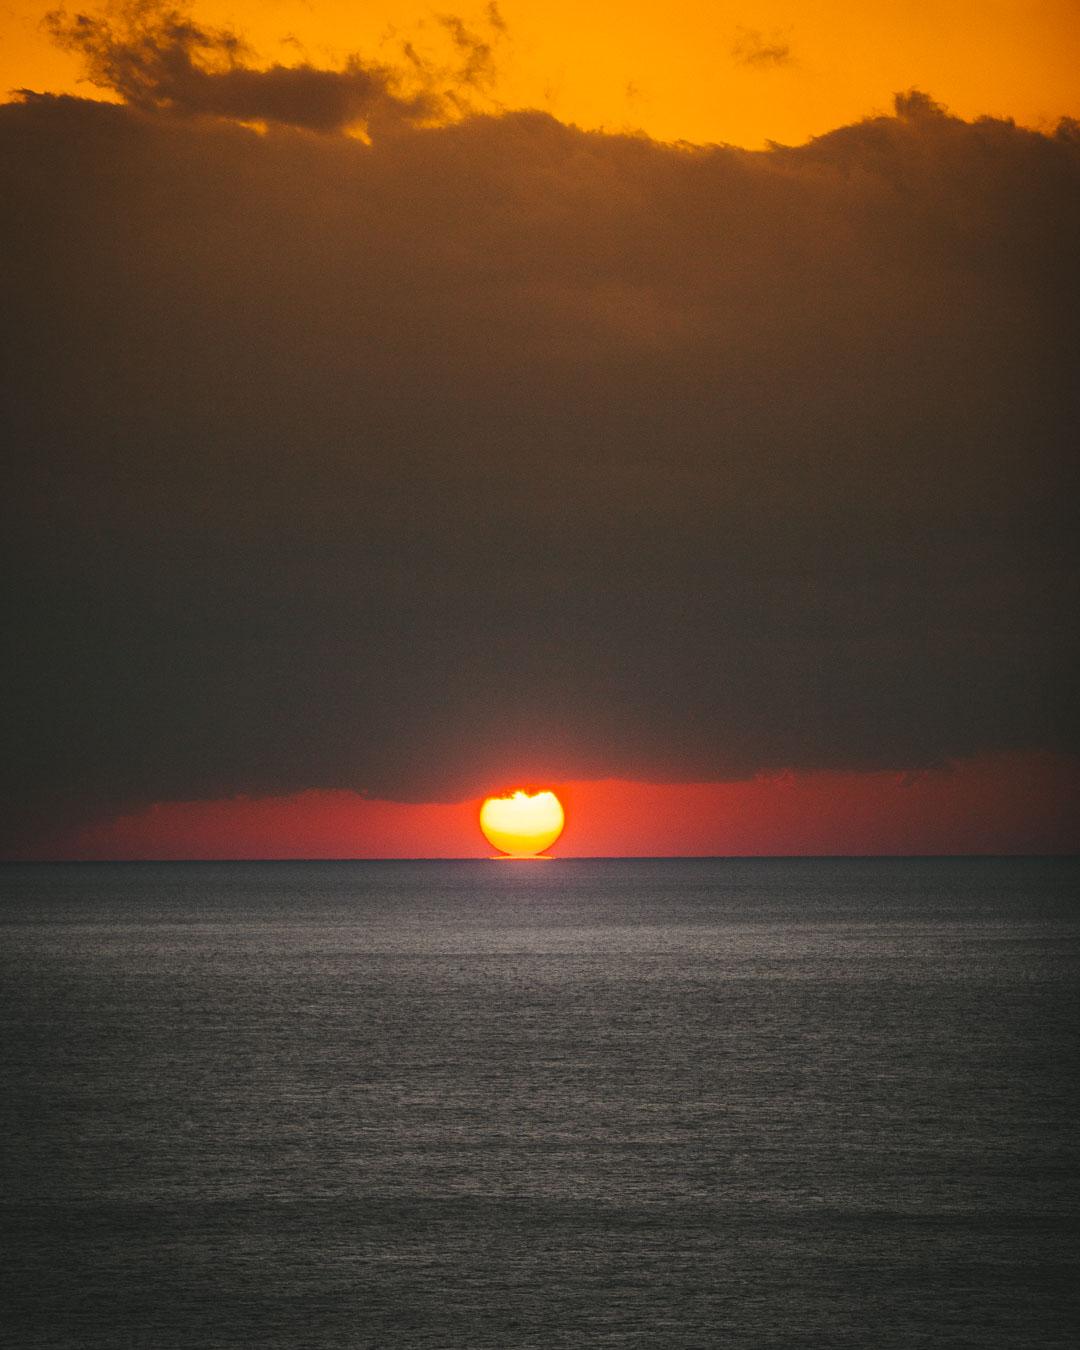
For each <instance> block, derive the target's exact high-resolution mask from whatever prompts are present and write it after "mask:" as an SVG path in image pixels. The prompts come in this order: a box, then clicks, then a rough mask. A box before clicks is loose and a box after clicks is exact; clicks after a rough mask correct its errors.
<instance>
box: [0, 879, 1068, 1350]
mask: <svg viewBox="0 0 1080 1350" xmlns="http://www.w3.org/2000/svg"><path fill="white" fill-rule="evenodd" d="M1078 939H1080V863H1078V862H1077V861H1075V860H1049V859H1045V860H1042V859H1020V860H1017V859H1012V860H1004V859H997V860H995V859H976V860H970V859H968V860H958V859H873V860H866V859H847V860H833V859H810V860H798V861H793V860H784V859H769V860H705V859H695V860H661V859H651V860H641V861H616V860H604V861H592V860H590V861H569V860H558V859H557V860H555V861H551V862H538V863H495V862H421V863H408V862H343V863H258V864H253V863H185V864H142V863H139V864H119V865H114V864H69V865H61V866H44V865H37V866H14V865H12V866H6V867H3V868H0V1151H2V1157H3V1171H2V1177H0V1180H2V1190H0V1225H2V1229H3V1235H4V1257H3V1262H2V1267H3V1270H2V1275H3V1280H4V1283H5V1285H6V1293H5V1296H4V1305H3V1310H2V1312H0V1341H2V1343H3V1344H4V1345H5V1346H6V1347H20V1348H21V1347H38V1346H41V1347H44V1346H48V1347H61V1346H62V1347H133V1348H138V1350H143V1348H145V1350H168V1348H170V1347H192V1348H193V1350H199V1348H200V1347H259V1348H262V1347H266V1348H267V1350H276V1348H278V1347H314V1348H316V1350H317V1348H318V1347H440V1348H447V1347H500V1348H503V1350H512V1348H513V1347H562V1346H574V1347H592V1346H641V1347H654V1346H655V1347H712V1346H717V1347H729V1348H731V1350H742V1348H743V1347H745V1348H746V1350H750V1348H751V1347H753V1348H754V1350H758V1348H759V1347H796V1346H798V1347H802V1346H806V1347H811V1346H812V1347H859V1350H875V1348H878V1347H894V1346H896V1347H899V1346H903V1347H930V1346H949V1347H954V1346H956V1347H959V1346H970V1347H978V1348H979V1350H994V1348H996V1347H1031V1350H1035V1348H1036V1347H1038V1350H1047V1348H1048V1347H1062V1350H1065V1347H1068V1348H1069V1350H1073V1347H1075V1346H1076V1345H1077V1344H1080V1323H1078V1312H1080V1271H1078V1266H1077V1245H1076V1236H1077V1214H1078V1200H1080V1166H1078V1163H1080V1132H1078V1122H1077V1105H1078V1096H1080V1094H1078V1090H1077V1083H1078V1065H1080V1056H1078V1053H1077V1051H1078V1028H1080V1007H1078V992H1080V941H1078Z"/></svg>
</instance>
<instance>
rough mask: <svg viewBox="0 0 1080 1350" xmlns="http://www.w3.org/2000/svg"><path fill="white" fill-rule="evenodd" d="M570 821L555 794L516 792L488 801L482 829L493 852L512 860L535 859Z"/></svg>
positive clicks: (489, 798) (481, 818) (481, 809)
mask: <svg viewBox="0 0 1080 1350" xmlns="http://www.w3.org/2000/svg"><path fill="white" fill-rule="evenodd" d="M565 823H566V817H565V816H564V815H563V809H562V803H561V802H560V801H559V799H558V797H556V796H555V794H554V792H537V793H534V794H533V795H532V796H530V795H529V794H528V793H527V792H515V793H512V794H511V795H510V796H509V797H488V799H487V800H486V801H485V802H484V804H483V806H482V807H481V808H480V828H481V829H482V830H483V832H484V837H485V838H486V839H487V841H488V843H489V844H491V846H492V847H493V848H497V849H498V850H499V852H500V853H505V854H507V855H508V856H509V857H511V858H535V857H536V855H537V854H538V853H543V851H544V849H546V848H550V847H551V845H552V844H553V843H554V842H555V840H556V839H558V837H559V835H560V834H562V832H563V825H564V824H565Z"/></svg>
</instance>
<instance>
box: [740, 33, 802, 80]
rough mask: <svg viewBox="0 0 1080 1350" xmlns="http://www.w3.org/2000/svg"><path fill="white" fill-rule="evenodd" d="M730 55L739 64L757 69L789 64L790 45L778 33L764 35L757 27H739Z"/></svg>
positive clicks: (790, 57) (790, 58)
mask: <svg viewBox="0 0 1080 1350" xmlns="http://www.w3.org/2000/svg"><path fill="white" fill-rule="evenodd" d="M731 55H732V57H733V58H734V60H735V62H736V63H737V64H738V65H740V66H750V67H752V68H756V69H758V70H766V69H769V68H770V67H776V66H786V65H790V64H791V61H792V55H791V46H790V44H789V43H787V42H785V41H784V40H783V39H782V38H781V37H780V36H779V34H775V33H774V34H773V35H772V36H771V37H766V36H765V35H764V34H763V33H762V32H761V31H760V30H759V29H757V28H742V27H740V28H739V29H738V30H737V32H736V36H735V41H734V42H733V43H732V44H731Z"/></svg>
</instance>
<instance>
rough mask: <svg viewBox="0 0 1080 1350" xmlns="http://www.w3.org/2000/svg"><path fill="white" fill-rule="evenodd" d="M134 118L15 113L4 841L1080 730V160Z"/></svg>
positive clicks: (921, 113)
mask: <svg viewBox="0 0 1080 1350" xmlns="http://www.w3.org/2000/svg"><path fill="white" fill-rule="evenodd" d="M269 89H270V83H267V84H266V85H264V86H263V91H264V93H265V92H266V91H267V90H269ZM257 102H258V100H255V102H254V103H249V104H248V105H247V106H246V109H245V115H249V116H266V115H268V114H267V107H266V106H265V105H263V106H262V107H261V111H260V109H259V108H258V107H256V106H255V104H257ZM153 103H154V101H153V100H149V102H148V101H147V100H146V99H143V100H142V105H143V106H141V107H132V106H126V107H120V106H106V105H101V104H95V103H90V102H84V101H80V100H75V99H69V98H52V97H41V96H34V97H28V98H26V100H25V101H24V102H22V103H19V104H11V105H8V106H5V107H3V108H0V176H2V184H0V247H2V250H3V253H2V256H3V258H4V260H5V262H4V268H3V275H2V281H0V285H2V289H3V300H2V307H0V323H2V328H3V342H4V348H5V351H4V371H5V384H4V421H5V424H6V429H7V430H6V440H7V444H8V446H9V451H10V453H9V461H8V464H9V467H8V470H7V475H8V491H7V494H6V499H7V508H8V517H7V523H6V525H5V532H4V540H5V546H6V552H7V569H8V576H7V586H6V588H5V589H6V592H7V597H8V600H7V603H8V607H9V608H8V614H7V618H6V625H5V627H6V633H7V638H8V651H9V657H8V663H7V674H8V690H7V693H6V695H5V699H4V705H3V710H4V717H5V720H6V723H7V732H6V742H7V745H6V749H5V751H4V753H3V774H4V778H5V783H4V795H5V798H6V800H7V802H8V803H9V806H8V809H7V821H8V825H7V830H8V846H9V847H15V846H19V847H26V846H27V840H28V839H31V838H32V837H33V831H34V830H35V829H39V828H40V829H44V828H45V826H46V825H56V824H57V823H59V822H73V821H75V820H77V819H82V818H87V817H90V816H93V815H96V814H100V813H102V812H105V811H111V810H113V809H115V808H117V807H121V806H130V805H134V804H137V803H141V802H146V801H151V800H157V799H169V798H199V797H208V796H218V795H222V794H229V795H231V794H236V793H251V794H259V793H281V792H289V791H292V790H294V789H301V788H308V787H328V788H329V787H348V788H355V789H360V790H364V791H366V792H369V793H372V794H374V795H378V796H389V797H395V798H401V799H411V800H420V799H451V798H455V797H460V796H462V795H465V794H469V793H474V792H478V791H481V790H483V789H484V788H487V787H488V786H490V785H491V784H494V783H499V784H501V783H503V782H505V781H506V779H507V778H508V777H510V778H517V777H525V778H533V779H543V778H545V777H548V776H556V777H590V776H601V775H620V776H626V777H634V778H646V779H698V778H701V779H710V778H723V777H734V776H741V775H746V774H749V773H752V772H754V771H756V770H759V769H778V768H782V767H785V768H786V767H793V768H820V767H830V768H831V767H856V768H883V767H889V768H896V769H915V768H918V767H919V766H925V765H929V764H934V763H940V762H942V761H943V760H945V759H947V758H949V757H952V756H962V755H968V754H973V753H978V752H982V751H995V750H1001V749H1014V748H1023V747H1030V748H1037V747H1042V748H1055V749H1065V750H1075V749H1076V748H1077V744H1076V741H1077V738H1076V720H1075V714H1074V706H1075V705H1074V703H1073V701H1072V698H1071V681H1070V673H1071V670H1072V660H1073V657H1074V646H1075V642H1074V639H1075V617H1074V616H1075V612H1076V610H1075V605H1076V600H1077V595H1076V571H1075V553H1074V549H1073V543H1072V537H1073V532H1074V528H1075V520H1074V515H1075V496H1074V490H1075V479H1074V477H1073V468H1072V459H1071V457H1072V453H1073V448H1074V444H1075V440H1076V428H1077V424H1078V421H1077V414H1078V411H1080V408H1078V394H1077V382H1076V379H1075V376H1076V371H1077V368H1078V366H1077V358H1078V356H1080V350H1078V347H1080V343H1078V340H1077V337H1078V335H1077V314H1078V312H1080V311H1078V307H1077V298H1078V287H1077V280H1078V278H1077V271H1078V259H1080V250H1078V249H1077V240H1078V239H1080V192H1078V189H1080V142H1078V138H1077V136H1076V134H1075V132H1074V130H1073V129H1071V128H1069V127H1064V128H1062V130H1061V131H1060V132H1059V133H1058V134H1057V135H1056V136H1048V135H1041V134H1036V133H1033V132H1030V131H1025V130H1021V129H1018V128H1016V127H1014V126H1013V125H1011V124H1009V123H1004V122H1000V121H980V122H977V123H975V124H967V123H964V122H962V121H959V120H956V119H954V118H951V117H949V116H946V115H944V114H943V113H942V112H941V111H940V110H938V109H936V108H935V107H934V106H933V105H932V104H931V103H930V102H929V100H927V99H925V98H924V97H922V96H919V95H913V96H909V97H908V98H906V99H902V100H900V101H899V102H898V107H897V115H895V116H890V117H880V118H875V119H872V120H869V121H866V122H863V123H861V124H859V125H857V126H850V127H845V128H842V129H840V130H838V131H836V132H834V133H832V134H830V135H827V136H824V137H821V138H819V139H818V140H815V141H813V142H811V143H810V144H809V145H807V146H805V147H801V148H798V149H784V148H776V149H773V150H770V151H768V152H765V153H750V152H745V151H741V150H736V149H730V148H723V147H720V148H715V147H714V148H688V147H668V146H661V145H657V144H653V143H650V142H648V141H646V140H644V139H635V138H629V137H619V136H612V135H603V134H592V133H585V132H582V131H579V130H576V129H573V128H570V127H566V126H562V125H560V124H558V123H556V122H555V121H553V120H551V119H550V118H548V117H546V116H543V115H540V114H534V113H520V114H514V115H509V116H504V117H500V118H487V117H470V118H465V119H464V120H460V121H458V122H457V123H456V124H454V125H448V126H443V127H441V128H437V129H430V128H429V129H426V130H425V129H410V127H409V125H408V122H409V120H410V119H409V118H408V117H404V118H399V119H397V124H396V126H395V134H394V135H393V136H387V137H384V138H382V139H376V141H375V143H374V145H372V146H365V145H362V144H360V143H358V142H356V141H353V140H349V139H347V138H345V137H342V136H321V137H320V136H316V135H312V134H309V133H302V132H298V131H287V130H278V131H276V132H271V134H269V135H265V136H263V135H259V134H256V133H255V132H252V131H249V130H247V129H244V128H242V127H238V126H236V125H230V124H228V123H226V122H224V121H221V120H209V119H207V118H181V117H179V116H177V115H176V114H175V110H174V111H173V112H172V113H171V114H170V113H168V112H166V113H162V112H161V111H156V110H154V109H153V108H151V106H150V105H151V104H153ZM384 106H385V105H384ZM155 107H156V105H155ZM208 107H209V111H213V112H217V113H221V112H229V111H235V109H233V108H232V107H231V106H229V107H226V106H224V105H223V104H222V103H221V102H220V100H219V101H217V102H215V103H212V104H211V105H208ZM189 110H190V109H189ZM292 120H293V121H294V122H296V121H298V120H302V119H297V118H296V117H293V119H292ZM331 120H333V119H331ZM306 125H309V126H315V125H317V123H316V122H313V121H311V120H310V119H308V121H307V123H306Z"/></svg>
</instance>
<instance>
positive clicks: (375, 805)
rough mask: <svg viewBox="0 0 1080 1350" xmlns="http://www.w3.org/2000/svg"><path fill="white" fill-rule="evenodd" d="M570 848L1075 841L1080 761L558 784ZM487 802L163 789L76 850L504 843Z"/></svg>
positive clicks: (682, 851)
mask: <svg viewBox="0 0 1080 1350" xmlns="http://www.w3.org/2000/svg"><path fill="white" fill-rule="evenodd" d="M554 786H555V787H556V789H557V791H558V793H559V796H560V798H561V800H562V801H563V802H564V804H565V806H566V830H565V833H564V834H563V836H562V837H561V838H560V840H559V841H558V843H557V844H556V845H555V846H554V847H553V848H552V852H553V853H554V854H555V855H557V856H558V855H562V856H564V857H589V856H598V857H613V856H631V857H632V856H675V857H680V856H694V855H705V856H715V855H725V856H759V855H769V854H780V855H786V854H810V855H813V854H824V855H838V854H905V853H908V854H920V853H922V854H931V853H976V854H978V853H986V854H1007V853H1035V854H1039V853H1067V852H1070V851H1072V850H1073V849H1074V848H1075V846H1076V840H1077V837H1078V833H1080V831H1078V825H1080V821H1078V819H1077V817H1078V815H1080V808H1078V802H1080V792H1078V788H1080V784H1078V782H1077V766H1076V764H1075V763H1074V762H1072V761H1070V760H1069V759H1067V758H1064V757H1061V758H1059V757H1056V756H1053V755H1041V754H1026V755H1025V754H1014V755H998V756H985V757H983V758H981V759H975V760H969V761H966V762H962V763H960V764H958V765H954V766H949V767H947V768H942V769H937V770H931V771H928V772H925V773H916V774H896V773H863V774H859V773H805V774H782V775H778V776H767V777H766V776H762V777H757V778H753V779H750V780H748V781H746V782H733V783H680V784H650V783H628V782H621V781H617V780H606V781H602V782H586V783H561V784H556V785H554ZM479 806H480V803H479V802H477V801H468V802H459V803H455V804H439V803H431V804H425V805H409V804H405V803H399V802H385V801H372V800H370V799H366V798H363V797H360V796H357V795H356V794H354V793H351V792H315V791H313V792H304V793H298V794H296V795H294V796H291V797H268V798H262V799H252V798H238V799H235V800H232V801H217V802H214V801H209V802H164V803H160V804H158V805H156V806H153V807H150V808H148V809H146V810H144V811H139V812H134V813H132V814H130V815H127V816H121V817H120V818H118V819H117V820H114V821H108V822H103V823H101V824H99V825H97V826H92V827H90V828H88V829H84V830H82V831H80V832H77V833H75V834H73V835H71V836H69V837H68V838H67V839H65V840H63V841H58V844H57V847H56V848H55V849H54V850H53V851H52V852H51V856H54V857H72V858H90V859H95V858H98V859H101V858H288V857H298V858H349V857H357V858H364V857H369V858H372V857H373V858H380V857H382V858H394V857H406V858H408V857H413V858H416V857H450V858H454V857H466V858H469V857H471V858H483V857H488V856H490V854H491V849H490V847H489V846H488V845H487V844H486V842H485V841H484V839H483V838H482V836H481V834H480V830H479V827H478V824H477V813H478V810H479Z"/></svg>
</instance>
